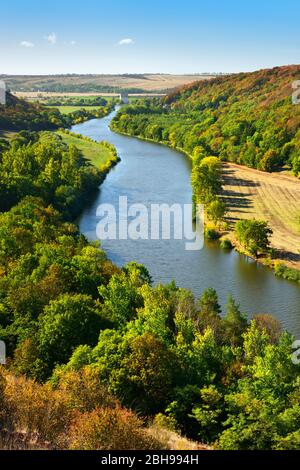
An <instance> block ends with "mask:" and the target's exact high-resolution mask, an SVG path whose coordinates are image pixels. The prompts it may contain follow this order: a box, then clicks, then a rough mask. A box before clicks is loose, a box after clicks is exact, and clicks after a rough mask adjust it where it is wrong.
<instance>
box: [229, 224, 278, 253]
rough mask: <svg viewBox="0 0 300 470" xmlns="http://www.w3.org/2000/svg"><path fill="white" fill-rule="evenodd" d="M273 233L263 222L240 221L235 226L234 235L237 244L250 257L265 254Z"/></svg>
mask: <svg viewBox="0 0 300 470" xmlns="http://www.w3.org/2000/svg"><path fill="white" fill-rule="evenodd" d="M272 233H273V231H272V229H271V228H270V227H269V225H268V223H267V222H265V221H263V220H255V219H251V220H248V219H242V220H239V221H238V222H236V224H235V234H236V237H237V239H238V241H239V243H240V244H241V245H242V246H244V248H246V249H247V250H248V251H249V252H250V253H251V254H252V255H254V256H257V255H258V253H259V252H262V253H264V252H266V251H268V249H269V246H270V236H271V235H272Z"/></svg>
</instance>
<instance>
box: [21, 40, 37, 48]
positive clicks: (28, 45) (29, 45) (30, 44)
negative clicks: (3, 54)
mask: <svg viewBox="0 0 300 470" xmlns="http://www.w3.org/2000/svg"><path fill="white" fill-rule="evenodd" d="M20 46H22V47H34V44H33V42H30V41H21V42H20Z"/></svg>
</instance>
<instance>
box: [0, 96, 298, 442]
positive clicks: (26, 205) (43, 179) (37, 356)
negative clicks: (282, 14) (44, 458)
mask: <svg viewBox="0 0 300 470" xmlns="http://www.w3.org/2000/svg"><path fill="white" fill-rule="evenodd" d="M150 108H151V109H153V106H152V105H151V106H150V105H149V109H150ZM128 109H131V108H128ZM133 109H134V108H133ZM157 110H158V112H161V113H162V114H164V108H161V107H160V106H159V105H158V106H157ZM21 112H22V111H21ZM19 118H20V117H19V116H18V119H19ZM20 119H21V118H20ZM118 120H119V121H120V122H121V121H122V115H120V114H119V117H118ZM126 120H127V118H126ZM20 122H21V120H20ZM128 122H129V120H128ZM130 122H131V121H130ZM127 130H128V129H127ZM87 142H88V141H87ZM212 158H213V160H209V161H207V160H206V163H205V165H206V166H208V170H209V171H208V173H207V174H208V175H212V184H215V183H214V182H215V181H217V178H216V176H217V175H218V165H217V163H216V161H215V160H214V158H215V157H212ZM205 165H204V166H205ZM0 174H1V186H0V190H1V194H0V201H1V214H0V339H1V340H2V341H5V344H6V347H7V355H8V360H7V365H6V366H5V368H4V367H3V368H2V369H1V370H0V427H1V432H0V442H1V440H3V439H4V441H5V435H7V434H8V435H9V436H13V435H15V434H17V433H18V432H19V431H20V429H21V430H23V432H24V430H25V432H26V436H27V437H28V439H29V441H30V439H36V441H37V442H38V443H41V442H43V445H44V446H49V447H50V448H59V449H66V448H71V449H94V448H98V449H124V448H127V449H128V448H130V449H141V448H142V449H159V448H168V445H167V443H166V442H165V441H163V440H162V439H161V431H160V433H157V432H156V433H155V432H154V431H153V429H154V428H155V426H156V427H158V428H159V429H160V430H165V432H169V433H175V434H176V435H177V436H178V435H180V434H181V435H183V436H187V437H188V438H190V439H193V440H195V441H199V442H202V443H209V444H210V445H212V446H214V447H215V448H220V449H300V432H299V426H298V423H299V418H300V397H299V365H296V364H294V363H293V362H292V360H291V353H292V342H293V338H292V336H291V335H290V334H289V333H287V332H283V331H282V330H281V327H280V325H279V324H278V322H277V321H276V320H275V319H274V318H272V317H271V316H269V315H266V314H260V315H256V316H255V317H254V318H253V320H251V321H250V322H249V321H248V320H247V319H246V317H245V316H244V314H243V312H241V310H240V308H239V305H238V303H237V301H236V300H235V299H233V298H232V297H231V296H229V297H228V303H227V307H226V310H225V311H223V312H222V311H221V308H220V306H219V302H218V296H217V292H216V291H215V290H214V289H213V288H209V289H207V290H205V291H204V292H203V294H202V296H201V297H200V298H199V299H195V298H194V296H193V295H192V293H191V292H190V291H188V290H186V289H182V288H180V287H178V286H176V285H175V284H174V283H170V284H169V285H157V286H153V285H152V282H151V277H150V275H149V273H148V271H147V269H146V267H144V266H142V265H139V264H137V263H134V262H131V263H129V264H127V265H126V266H124V267H123V268H119V267H117V266H115V265H114V264H113V263H112V262H111V261H110V260H109V259H108V258H107V256H106V254H105V252H104V251H103V250H102V249H101V247H100V246H99V244H97V243H89V242H88V241H87V240H86V238H85V237H84V236H83V235H82V234H80V233H79V230H78V227H77V226H76V225H75V224H74V223H73V220H72V219H74V216H75V215H76V214H77V211H78V208H79V209H80V207H82V204H83V203H84V201H85V200H86V198H87V197H88V190H89V191H90V190H91V188H96V187H97V186H98V184H99V183H100V181H101V178H103V174H102V172H101V170H97V169H96V168H95V167H92V166H91V165H90V164H88V162H87V161H86V160H85V158H84V157H83V155H82V154H81V152H80V151H79V150H78V149H77V148H76V146H73V145H70V146H68V145H67V144H66V143H65V142H64V141H63V140H62V139H61V138H60V137H59V136H58V135H56V134H54V133H51V132H48V131H47V132H46V131H43V132H30V131H22V132H21V133H19V134H17V135H16V136H15V137H14V139H12V140H11V141H10V142H9V143H8V142H6V141H5V142H4V141H3V142H2V145H1V147H0ZM153 423H154V424H153ZM156 429H157V428H156ZM159 436H160V437H159ZM43 445H42V444H41V447H43ZM182 445H187V444H186V443H185V444H182ZM37 446H38V444H37Z"/></svg>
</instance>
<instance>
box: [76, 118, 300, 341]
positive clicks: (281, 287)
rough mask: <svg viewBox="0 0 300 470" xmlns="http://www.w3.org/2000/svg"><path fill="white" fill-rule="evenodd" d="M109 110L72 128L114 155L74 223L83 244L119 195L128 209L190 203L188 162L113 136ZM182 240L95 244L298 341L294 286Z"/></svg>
mask: <svg viewBox="0 0 300 470" xmlns="http://www.w3.org/2000/svg"><path fill="white" fill-rule="evenodd" d="M115 113H116V111H113V112H112V113H111V114H110V115H108V116H106V117H105V118H102V119H92V120H90V121H87V122H85V123H83V124H78V125H75V126H73V128H72V131H73V132H75V133H80V134H83V135H85V136H88V137H90V138H92V139H94V140H97V141H100V140H107V141H109V142H111V143H112V144H114V145H115V146H116V148H117V151H118V154H119V156H120V157H121V162H120V163H119V164H118V165H117V166H115V167H114V168H113V169H112V170H111V171H110V172H109V174H108V176H107V177H106V179H105V181H104V183H103V184H102V185H101V187H100V189H99V193H98V195H97V197H96V198H94V200H92V201H91V203H90V205H89V206H88V207H86V209H85V210H84V211H83V213H82V215H81V217H80V219H79V227H80V230H81V232H82V233H84V234H85V235H86V236H87V238H88V239H89V240H95V239H96V238H97V237H96V225H97V223H98V221H99V218H98V217H97V216H96V209H97V207H98V206H99V204H103V203H109V204H113V205H116V206H117V205H118V200H119V196H127V198H128V204H131V203H136V202H140V203H143V204H145V205H146V206H149V205H150V204H151V203H159V204H161V203H167V204H170V205H171V204H173V203H180V204H187V203H190V202H191V195H192V193H191V185H190V173H191V162H190V161H189V159H188V158H187V157H186V156H185V155H183V154H181V153H179V152H177V151H174V150H171V149H169V148H167V147H165V146H162V145H159V144H155V143H151V142H145V141H142V140H139V139H136V138H134V137H128V136H122V135H119V134H116V133H114V132H112V131H111V130H110V129H109V123H110V121H111V119H112V118H113V116H114V115H115ZM184 243H185V242H184V241H182V240H172V239H171V240H155V241H148V240H136V241H134V240H104V241H103V242H102V247H103V249H104V250H105V251H106V252H107V254H108V256H109V258H110V259H111V260H112V261H113V262H115V263H116V264H117V265H119V266H121V265H123V264H125V263H126V262H128V261H132V260H135V261H137V262H139V263H142V264H144V265H145V266H146V267H147V268H148V270H149V271H150V274H151V276H152V278H153V281H154V282H155V283H157V282H162V283H167V282H170V281H171V280H172V279H174V280H175V281H176V284H177V285H178V286H180V287H185V288H188V289H191V290H192V291H193V292H194V294H195V295H196V296H200V295H201V293H202V292H203V290H204V289H205V288H207V287H214V288H215V289H216V290H217V292H218V295H219V300H220V304H221V305H222V307H224V305H225V304H226V300H227V297H228V294H232V295H233V296H234V298H235V299H236V300H237V301H238V302H239V303H240V305H241V309H242V311H243V312H245V313H246V314H247V315H248V316H249V317H251V316H252V315H253V314H255V313H271V314H272V315H273V316H275V317H276V318H277V319H278V320H280V322H281V324H282V325H283V327H284V328H285V329H287V330H288V331H290V332H291V333H293V334H294V335H295V336H296V337H297V338H300V287H299V285H297V284H296V283H293V282H290V281H286V280H284V279H279V278H276V277H275V275H274V274H273V272H272V271H271V270H269V269H268V268H266V267H264V266H261V265H258V264H257V263H256V262H255V261H253V260H251V259H249V258H247V257H245V256H242V255H239V254H238V253H236V252H235V251H224V250H222V249H220V248H219V245H218V244H217V243H215V242H205V245H204V248H203V249H202V250H200V251H187V250H185V245H184Z"/></svg>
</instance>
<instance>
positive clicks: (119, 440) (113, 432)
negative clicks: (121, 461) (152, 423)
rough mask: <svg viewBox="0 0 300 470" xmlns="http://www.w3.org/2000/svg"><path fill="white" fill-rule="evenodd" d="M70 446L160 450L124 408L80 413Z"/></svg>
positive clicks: (74, 425)
mask: <svg viewBox="0 0 300 470" xmlns="http://www.w3.org/2000/svg"><path fill="white" fill-rule="evenodd" d="M69 446H70V449H74V450H79V449H81V450H104V449H105V450H125V449H126V450H143V449H159V448H160V444H159V443H158V441H156V440H155V439H153V438H152V437H151V436H150V435H149V434H148V433H147V432H146V431H145V430H144V429H143V428H142V423H141V421H140V420H139V419H138V418H137V416H136V415H134V414H133V413H132V412H130V411H127V410H125V409H123V408H121V407H116V408H115V409H110V408H97V409H96V410H93V411H91V412H89V413H84V414H79V415H78V416H77V417H76V419H75V420H74V422H73V424H72V426H71V429H70V441H69Z"/></svg>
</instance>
